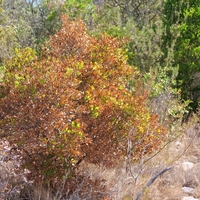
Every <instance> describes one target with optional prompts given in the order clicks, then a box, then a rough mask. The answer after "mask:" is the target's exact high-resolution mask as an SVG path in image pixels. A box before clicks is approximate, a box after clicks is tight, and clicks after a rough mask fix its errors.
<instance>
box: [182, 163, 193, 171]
mask: <svg viewBox="0 0 200 200" xmlns="http://www.w3.org/2000/svg"><path fill="white" fill-rule="evenodd" d="M182 167H183V170H184V171H187V170H189V169H192V168H193V167H194V163H192V162H183V163H182Z"/></svg>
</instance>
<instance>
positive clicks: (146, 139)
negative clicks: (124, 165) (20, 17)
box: [0, 15, 166, 180]
mask: <svg viewBox="0 0 200 200" xmlns="http://www.w3.org/2000/svg"><path fill="white" fill-rule="evenodd" d="M62 21H63V25H62V29H61V30H60V31H59V32H57V33H56V34H55V35H54V36H52V37H51V38H50V41H49V42H48V43H46V45H45V46H44V47H43V51H42V53H41V54H40V56H39V57H37V56H36V54H35V52H34V51H33V50H32V49H30V48H26V49H22V50H20V49H16V55H15V56H14V57H13V58H12V59H11V60H9V61H7V65H6V74H5V77H4V89H5V90H6V91H8V93H7V95H6V96H5V97H4V98H3V99H1V106H0V111H1V112H0V113H1V116H0V117H1V129H2V130H4V132H5V133H6V135H7V136H8V139H9V140H10V141H12V143H13V145H14V146H15V148H16V149H17V150H19V152H20V154H21V156H22V157H23V159H24V167H26V168H28V169H31V172H32V175H33V177H34V178H35V179H38V178H39V177H40V178H41V179H45V180H47V179H48V180H55V178H62V176H64V175H65V173H66V172H69V171H71V170H72V169H73V165H74V164H75V165H76V163H79V162H80V160H81V159H83V158H84V159H85V160H86V161H88V162H92V163H102V164H105V165H112V164H114V163H116V162H118V161H119V160H120V157H121V156H125V155H126V150H127V140H130V141H131V142H132V144H133V147H132V149H131V151H132V159H133V160H137V159H140V157H141V156H142V155H145V154H149V153H152V152H153V151H154V150H156V149H157V148H158V147H159V144H160V143H161V142H162V141H163V139H164V137H165V134H166V130H165V129H164V128H162V127H161V126H160V125H159V124H158V123H157V117H156V116H154V115H150V113H149V111H148V108H147V106H146V100H147V98H148V95H147V92H145V91H142V89H141V88H140V86H139V84H137V82H138V81H137V79H138V76H139V72H138V71H137V69H136V68H134V67H131V66H129V65H127V56H126V55H125V51H124V50H123V48H122V47H123V45H124V42H125V41H123V40H119V39H115V38H113V37H110V36H106V35H102V36H101V37H99V38H97V39H96V38H94V37H91V36H90V35H88V34H87V33H86V30H85V27H84V26H83V24H82V22H81V21H74V22H71V21H69V20H68V19H67V17H66V16H64V15H63V16H62ZM128 80H134V82H135V88H134V91H133V90H132V91H133V94H132V92H131V91H130V90H129V89H128Z"/></svg>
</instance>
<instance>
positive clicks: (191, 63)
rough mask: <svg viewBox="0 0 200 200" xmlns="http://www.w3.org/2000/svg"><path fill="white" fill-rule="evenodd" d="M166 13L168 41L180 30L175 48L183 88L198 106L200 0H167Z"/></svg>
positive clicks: (185, 97) (185, 95)
mask: <svg viewBox="0 0 200 200" xmlns="http://www.w3.org/2000/svg"><path fill="white" fill-rule="evenodd" d="M163 12H164V16H165V18H164V22H165V25H166V27H167V34H166V35H165V37H164V39H165V41H166V44H167V45H171V41H172V38H173V34H172V30H173V29H176V30H178V31H179V32H180V35H179V36H180V37H178V38H177V41H176V43H175V47H174V48H175V51H174V57H175V60H174V66H179V72H178V77H177V81H178V85H179V88H181V89H182V91H183V93H182V97H183V98H184V99H192V100H194V104H193V106H194V108H196V107H197V104H198V102H197V100H198V98H199V84H196V83H195V82H194V79H196V78H194V76H198V73H199V71H200V68H199V66H200V63H199V60H200V59H199V58H200V51H199V49H200V39H199V38H200V37H199V28H200V2H199V1H197V0H190V1H181V2H180V1H176V0H173V1H172V0H167V1H166V2H165V7H164V11H163Z"/></svg>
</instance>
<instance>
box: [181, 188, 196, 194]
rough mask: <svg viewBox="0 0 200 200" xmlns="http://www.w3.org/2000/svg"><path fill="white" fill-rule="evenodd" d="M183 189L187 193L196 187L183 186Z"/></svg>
mask: <svg viewBox="0 0 200 200" xmlns="http://www.w3.org/2000/svg"><path fill="white" fill-rule="evenodd" d="M182 190H183V192H185V193H192V192H193V191H194V188H191V187H182Z"/></svg>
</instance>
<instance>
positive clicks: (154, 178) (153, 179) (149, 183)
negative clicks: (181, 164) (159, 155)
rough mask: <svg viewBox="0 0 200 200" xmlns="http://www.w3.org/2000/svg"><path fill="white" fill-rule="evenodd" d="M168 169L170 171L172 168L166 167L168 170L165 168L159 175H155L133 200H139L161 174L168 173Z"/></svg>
mask: <svg viewBox="0 0 200 200" xmlns="http://www.w3.org/2000/svg"><path fill="white" fill-rule="evenodd" d="M170 169H172V166H171V167H168V168H165V169H164V170H162V171H161V172H160V173H158V174H156V175H155V176H154V177H153V178H152V179H151V180H150V181H149V182H148V183H147V184H146V186H145V187H144V189H143V190H142V191H141V192H139V193H138V195H137V197H136V199H135V200H139V199H140V197H141V196H142V194H143V193H144V192H145V191H146V189H147V188H148V187H149V186H150V185H151V184H152V183H153V182H154V181H155V180H156V179H157V178H158V177H159V176H161V175H162V174H164V173H165V172H167V171H169V170H170Z"/></svg>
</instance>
